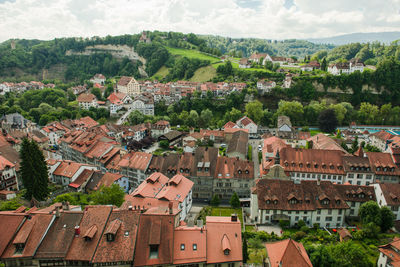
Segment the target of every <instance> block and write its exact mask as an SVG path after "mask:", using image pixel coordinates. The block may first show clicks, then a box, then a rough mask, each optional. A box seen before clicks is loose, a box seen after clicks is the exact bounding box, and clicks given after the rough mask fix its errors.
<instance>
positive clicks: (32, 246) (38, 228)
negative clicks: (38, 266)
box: [2, 214, 53, 259]
mask: <svg viewBox="0 0 400 267" xmlns="http://www.w3.org/2000/svg"><path fill="white" fill-rule="evenodd" d="M30 216H31V217H30V219H28V220H26V221H25V222H24V224H23V225H22V227H21V228H20V229H19V231H18V233H17V235H16V236H15V238H14V240H13V241H12V242H10V243H9V244H8V246H7V248H6V250H5V251H4V253H3V255H2V258H4V259H7V258H22V257H33V256H34V255H35V252H36V250H37V248H38V247H39V245H40V242H41V240H42V238H43V237H44V234H45V233H46V230H47V229H48V227H49V225H50V224H51V223H52V219H53V215H50V214H34V215H30ZM18 243H24V244H25V247H24V249H23V251H22V253H15V244H18Z"/></svg>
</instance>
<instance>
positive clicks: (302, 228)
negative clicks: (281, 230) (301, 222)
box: [300, 226, 310, 233]
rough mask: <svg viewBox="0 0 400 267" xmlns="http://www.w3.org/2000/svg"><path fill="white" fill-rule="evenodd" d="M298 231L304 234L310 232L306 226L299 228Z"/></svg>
mask: <svg viewBox="0 0 400 267" xmlns="http://www.w3.org/2000/svg"><path fill="white" fill-rule="evenodd" d="M300 231H302V232H304V233H308V232H309V231H310V228H308V227H307V226H302V227H301V228H300Z"/></svg>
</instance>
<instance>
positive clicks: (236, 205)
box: [229, 192, 240, 209]
mask: <svg viewBox="0 0 400 267" xmlns="http://www.w3.org/2000/svg"><path fill="white" fill-rule="evenodd" d="M229 204H230V205H231V207H232V208H234V209H237V208H239V207H240V200H239V196H238V195H237V194H236V192H234V193H233V195H232V197H231V199H230V200H229Z"/></svg>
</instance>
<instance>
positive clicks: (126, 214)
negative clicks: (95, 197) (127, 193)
mask: <svg viewBox="0 0 400 267" xmlns="http://www.w3.org/2000/svg"><path fill="white" fill-rule="evenodd" d="M138 224H139V213H138V212H137V211H131V210H113V211H112V213H111V215H110V218H109V219H108V223H107V225H106V231H105V233H104V235H103V236H102V238H101V240H100V242H99V245H98V247H97V249H96V253H95V255H94V258H93V261H92V262H93V263H106V262H131V261H133V255H134V251H135V243H136V236H137V231H138ZM107 234H113V235H114V236H115V237H114V240H113V241H107V236H106V235H107ZM138 245H141V244H140V243H139V244H138Z"/></svg>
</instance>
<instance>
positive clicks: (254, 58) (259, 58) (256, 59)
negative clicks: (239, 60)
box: [249, 52, 272, 65]
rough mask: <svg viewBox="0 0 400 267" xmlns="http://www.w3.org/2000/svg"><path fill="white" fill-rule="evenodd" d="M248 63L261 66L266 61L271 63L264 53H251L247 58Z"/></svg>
mask: <svg viewBox="0 0 400 267" xmlns="http://www.w3.org/2000/svg"><path fill="white" fill-rule="evenodd" d="M249 61H251V62H253V63H256V64H261V65H265V62H266V61H272V59H271V57H270V56H269V55H268V54H266V53H257V52H256V53H253V54H252V55H251V56H250V57H249Z"/></svg>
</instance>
